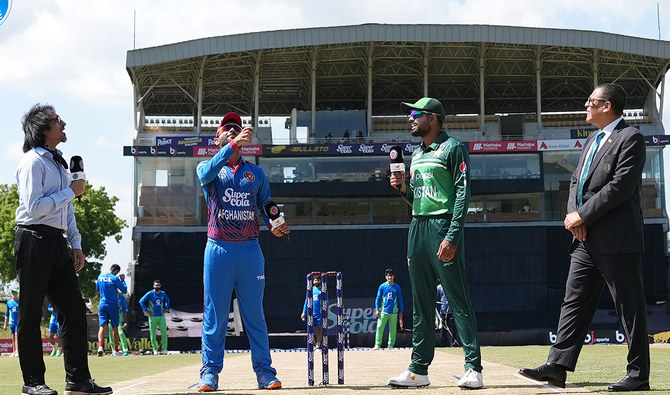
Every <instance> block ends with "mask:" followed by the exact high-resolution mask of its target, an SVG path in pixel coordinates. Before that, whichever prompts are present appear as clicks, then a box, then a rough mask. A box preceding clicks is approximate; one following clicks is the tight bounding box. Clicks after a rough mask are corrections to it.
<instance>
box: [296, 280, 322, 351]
mask: <svg viewBox="0 0 670 395" xmlns="http://www.w3.org/2000/svg"><path fill="white" fill-rule="evenodd" d="M322 296H323V294H322V293H321V274H315V275H313V276H312V306H313V307H312V311H313V312H314V327H315V328H316V344H315V345H314V347H316V348H317V349H318V348H320V347H321V341H322V340H323V320H322V319H321V297H322ZM325 296H326V305H328V295H325ZM306 317H307V297H305V303H304V304H303V306H302V314H300V318H301V319H302V320H303V321H304V320H305V318H306Z"/></svg>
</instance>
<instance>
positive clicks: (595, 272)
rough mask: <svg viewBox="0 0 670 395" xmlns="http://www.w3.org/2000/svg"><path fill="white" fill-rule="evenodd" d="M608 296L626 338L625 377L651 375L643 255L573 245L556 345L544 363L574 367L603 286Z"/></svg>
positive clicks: (573, 368)
mask: <svg viewBox="0 0 670 395" xmlns="http://www.w3.org/2000/svg"><path fill="white" fill-rule="evenodd" d="M605 285H607V287H608V288H609V290H610V293H611V294H612V299H613V300H614V305H615V306H616V313H617V316H618V317H619V321H620V323H621V327H622V328H623V331H624V334H625V335H626V340H628V365H627V367H626V369H627V372H628V373H627V374H628V376H631V377H635V378H639V379H640V380H648V379H649V338H648V331H647V306H646V304H645V299H644V290H643V287H642V255H641V254H592V253H589V251H587V250H586V248H584V245H583V244H582V243H577V244H576V246H575V247H574V250H573V251H572V253H571V254H570V272H569V273H568V279H567V282H566V286H565V299H564V300H563V304H562V305H561V316H560V319H559V321H558V334H557V339H556V344H554V345H553V346H552V347H551V350H550V351H549V358H548V359H547V362H550V363H558V364H560V365H563V366H565V367H567V368H568V370H569V371H574V370H575V366H576V365H577V358H578V357H579V353H580V351H581V349H582V345H583V344H584V338H585V337H586V333H587V331H588V330H589V327H590V326H591V321H592V320H593V315H594V314H595V311H596V307H597V306H598V301H599V300H600V295H601V293H602V290H603V288H604V287H605Z"/></svg>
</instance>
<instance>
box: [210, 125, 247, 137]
mask: <svg viewBox="0 0 670 395" xmlns="http://www.w3.org/2000/svg"><path fill="white" fill-rule="evenodd" d="M229 130H232V131H234V132H235V133H239V132H241V131H242V127H241V126H240V125H237V124H234V123H229V124H226V125H223V126H221V127H219V129H218V130H217V131H216V137H219V135H220V134H221V133H223V132H227V131H229Z"/></svg>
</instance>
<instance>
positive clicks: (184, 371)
mask: <svg viewBox="0 0 670 395" xmlns="http://www.w3.org/2000/svg"><path fill="white" fill-rule="evenodd" d="M410 352H411V350H410V349H394V350H380V351H372V350H351V351H347V352H346V353H345V359H344V360H345V367H344V372H345V373H344V375H345V376H344V378H345V381H344V382H345V384H344V385H337V384H336V383H337V356H336V355H337V354H336V353H335V352H334V351H333V350H331V353H330V366H329V369H330V383H331V385H329V386H327V387H323V386H315V387H309V386H307V356H306V353H305V352H273V353H272V360H273V366H274V367H275V368H276V369H277V371H278V374H277V377H278V378H279V379H280V380H281V381H282V385H283V389H281V390H280V391H282V392H285V391H290V392H291V393H296V394H325V393H330V394H342V393H350V394H356V393H365V394H381V393H385V394H387V393H389V391H391V392H390V393H391V395H401V394H413V395H429V394H438V393H439V394H464V393H466V392H464V391H463V390H461V389H460V388H458V387H457V386H456V384H457V382H458V380H457V379H456V378H454V377H453V376H454V375H456V376H460V375H462V374H463V356H462V355H459V356H454V355H450V354H447V353H443V352H436V353H435V359H434V360H433V363H432V365H431V367H430V372H429V378H430V381H431V384H430V386H429V387H424V388H420V389H417V388H412V389H391V388H390V387H388V386H387V385H386V383H387V381H388V379H389V378H390V377H392V376H396V375H398V374H400V373H401V372H402V371H404V370H405V369H406V368H407V365H408V364H409V360H410ZM164 358H169V356H167V357H164ZM314 365H315V372H314V373H315V381H316V382H317V383H319V382H321V380H320V379H321V358H320V354H316V360H315V363H314ZM483 365H484V389H482V390H478V391H476V392H474V393H473V395H480V394H481V395H484V394H510V395H511V394H515V395H517V394H560V393H588V392H589V391H588V390H586V389H585V388H582V387H577V386H572V385H570V384H569V383H568V385H567V388H565V389H561V388H555V387H551V386H547V385H542V384H541V383H537V382H534V381H532V380H529V379H526V378H524V377H522V376H520V375H519V374H518V373H517V371H518V369H517V368H513V367H510V366H505V365H500V364H496V363H487V362H486V361H484V364H483ZM199 369H200V365H197V366H191V367H186V368H180V369H175V370H171V371H168V372H163V373H159V374H156V375H152V376H146V377H142V378H139V379H135V380H129V381H124V382H119V383H115V384H114V385H113V388H114V393H115V394H189V393H197V391H196V389H195V386H193V387H192V388H189V386H192V385H193V384H195V383H197V382H198V372H199ZM217 393H225V394H236V395H237V394H239V395H242V394H268V391H265V390H258V389H256V376H255V375H254V374H253V372H252V370H251V355H250V354H248V353H245V354H241V355H235V357H234V358H228V359H227V360H226V362H225V364H224V369H223V372H222V374H221V375H220V379H219V391H218V392H217Z"/></svg>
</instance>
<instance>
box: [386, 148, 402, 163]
mask: <svg viewBox="0 0 670 395" xmlns="http://www.w3.org/2000/svg"><path fill="white" fill-rule="evenodd" d="M389 158H391V163H403V161H404V159H403V156H402V147H400V146H399V145H394V146H393V147H391V151H389Z"/></svg>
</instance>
